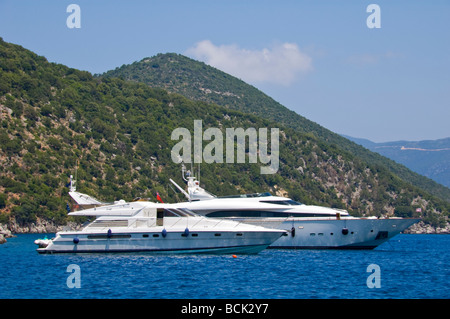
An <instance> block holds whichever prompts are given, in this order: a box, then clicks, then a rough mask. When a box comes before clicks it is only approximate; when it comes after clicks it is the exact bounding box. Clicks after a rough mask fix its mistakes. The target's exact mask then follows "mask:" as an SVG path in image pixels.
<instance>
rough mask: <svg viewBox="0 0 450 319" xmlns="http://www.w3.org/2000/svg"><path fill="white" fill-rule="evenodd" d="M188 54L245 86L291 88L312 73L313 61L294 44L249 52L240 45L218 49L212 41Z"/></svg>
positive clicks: (221, 46) (201, 43) (203, 42)
mask: <svg viewBox="0 0 450 319" xmlns="http://www.w3.org/2000/svg"><path fill="white" fill-rule="evenodd" d="M186 54H188V55H190V56H192V57H193V58H195V59H198V60H201V61H203V62H205V63H206V64H209V65H211V66H213V67H215V68H218V69H220V70H222V71H224V72H227V73H229V74H231V75H233V76H236V77H238V78H240V79H242V80H244V81H246V82H250V83H257V82H269V83H275V84H282V85H289V84H290V83H292V82H293V81H294V80H295V79H296V77H297V76H298V75H300V74H304V73H306V72H308V71H310V70H312V59H311V57H309V56H308V55H306V54H305V53H303V52H301V51H300V49H299V48H298V46H297V45H296V44H295V43H283V44H281V45H276V46H273V47H272V48H270V49H267V48H264V49H262V50H260V51H258V50H247V49H242V48H239V47H238V46H237V45H234V44H233V45H220V46H216V45H214V44H213V43H212V42H211V41H209V40H204V41H201V42H198V43H197V44H196V45H195V46H194V47H192V48H189V49H188V50H187V51H186Z"/></svg>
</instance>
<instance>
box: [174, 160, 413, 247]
mask: <svg viewBox="0 0 450 319" xmlns="http://www.w3.org/2000/svg"><path fill="white" fill-rule="evenodd" d="M182 175H183V179H184V180H185V181H186V182H187V189H188V190H187V192H186V191H185V190H184V189H183V188H181V187H180V186H179V185H178V184H176V183H175V182H174V181H173V180H171V182H172V183H173V184H174V185H175V186H176V187H177V188H178V189H179V190H180V191H181V192H182V193H183V194H184V195H185V196H186V198H187V199H188V201H187V202H182V203H178V204H177V205H178V207H182V208H188V209H190V210H192V211H194V212H196V213H197V214H200V215H203V216H207V217H214V218H225V219H230V220H235V221H241V222H244V223H248V224H253V225H259V226H264V227H269V228H274V229H282V230H286V231H288V236H282V237H280V238H279V239H278V240H277V241H275V242H274V243H273V244H271V245H270V246H269V248H306V249H308V248H309V249H313V248H314V249H316V248H319V249H321V248H327V249H333V248H335V249H373V248H375V247H377V246H379V245H380V244H382V243H384V242H386V241H387V240H389V239H390V238H392V237H393V236H395V235H398V234H399V233H400V232H402V231H404V230H405V229H406V228H408V227H409V226H411V225H413V224H415V223H417V222H418V221H419V220H420V219H414V218H395V217H394V218H392V217H391V218H376V217H352V216H350V215H349V213H348V212H347V211H346V210H342V209H336V208H327V207H321V206H313V205H304V204H301V203H298V202H296V201H294V200H292V199H290V198H285V197H280V196H272V195H271V194H270V193H258V194H247V195H236V196H224V197H217V196H214V195H212V194H210V193H209V192H207V191H205V190H204V189H203V188H201V187H200V183H199V181H198V180H196V178H195V177H194V176H192V175H191V174H190V172H189V171H187V172H186V171H185V168H184V165H183V170H182Z"/></svg>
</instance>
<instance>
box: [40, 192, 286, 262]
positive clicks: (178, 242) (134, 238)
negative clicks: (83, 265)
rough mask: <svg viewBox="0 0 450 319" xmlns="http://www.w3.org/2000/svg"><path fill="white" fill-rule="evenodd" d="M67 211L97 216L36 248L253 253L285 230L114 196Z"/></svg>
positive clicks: (51, 250) (46, 251)
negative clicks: (111, 201)
mask: <svg viewBox="0 0 450 319" xmlns="http://www.w3.org/2000/svg"><path fill="white" fill-rule="evenodd" d="M72 191H74V189H72ZM73 195H76V194H73ZM92 204H93V203H92ZM99 204H100V203H99ZM93 205H94V204H93ZM69 215H71V216H95V217H96V219H95V220H94V221H93V222H91V223H89V224H88V225H87V226H85V227H84V228H83V229H82V230H80V231H62V232H58V233H57V234H56V237H55V238H53V239H47V240H38V241H36V242H35V243H36V244H37V245H38V247H39V248H38V249H37V251H38V252H39V253H41V254H52V253H105V252H109V253H114V252H150V253H216V254H219V253H230V254H256V253H258V252H260V251H261V250H263V249H265V248H266V247H267V246H269V245H270V244H272V243H273V242H274V241H276V240H277V239H278V238H279V237H280V236H282V235H283V234H284V233H285V231H283V230H279V229H267V228H264V227H260V226H254V225H247V224H243V223H240V222H236V221H232V220H224V219H213V218H208V217H203V216H199V215H197V214H195V213H193V212H192V211H189V210H188V209H183V208H176V207H174V206H172V205H171V204H159V203H152V202H147V201H136V202H131V203H126V202H124V201H119V202H116V203H114V204H110V205H101V206H98V207H93V208H90V209H85V210H80V211H74V212H70V213H69Z"/></svg>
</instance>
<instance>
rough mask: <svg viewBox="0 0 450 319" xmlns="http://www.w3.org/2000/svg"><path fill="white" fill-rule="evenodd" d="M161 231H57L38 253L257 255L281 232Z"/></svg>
mask: <svg viewBox="0 0 450 319" xmlns="http://www.w3.org/2000/svg"><path fill="white" fill-rule="evenodd" d="M218 234H219V233H218V232H217V231H216V232H192V233H189V234H186V233H184V232H167V234H166V235H165V236H162V233H161V232H151V233H148V232H146V233H143V232H139V233H130V232H123V233H117V232H115V233H114V234H111V235H108V234H106V233H105V232H103V233H82V232H61V233H58V234H57V236H56V238H55V239H53V240H52V241H51V243H50V244H49V245H48V246H47V247H45V248H39V249H37V251H38V252H39V253H40V254H54V253H124V252H134V253H136V252H144V253H152V254H174V253H175V254H191V253H194V254H203V253H209V254H228V253H230V254H257V253H259V252H260V251H262V250H263V249H265V248H267V247H268V246H269V245H270V244H271V243H273V242H274V241H275V240H276V239H277V238H279V237H280V236H281V234H282V232H281V231H278V232H273V230H272V231H270V230H269V231H267V232H264V234H262V233H261V232H221V233H220V236H218Z"/></svg>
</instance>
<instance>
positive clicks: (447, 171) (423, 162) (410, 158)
mask: <svg viewBox="0 0 450 319" xmlns="http://www.w3.org/2000/svg"><path fill="white" fill-rule="evenodd" d="M345 137H346V138H348V139H350V140H352V141H354V142H355V143H358V144H360V145H362V146H364V147H365V148H367V149H369V150H371V151H373V152H377V153H379V154H381V155H383V156H386V157H388V158H390V159H392V160H394V161H396V162H398V163H400V164H403V165H405V166H406V167H408V168H410V169H411V170H413V171H415V172H417V173H419V174H421V175H424V176H426V177H428V178H431V179H433V180H435V181H436V182H438V183H440V184H442V185H444V186H446V187H450V137H447V138H441V139H436V140H422V141H404V140H400V141H390V142H378V143H377V142H372V141H370V140H368V139H360V138H355V137H351V136H345Z"/></svg>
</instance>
